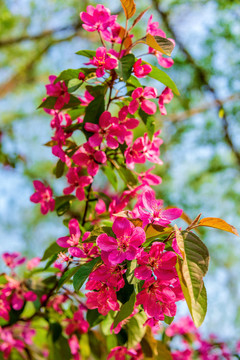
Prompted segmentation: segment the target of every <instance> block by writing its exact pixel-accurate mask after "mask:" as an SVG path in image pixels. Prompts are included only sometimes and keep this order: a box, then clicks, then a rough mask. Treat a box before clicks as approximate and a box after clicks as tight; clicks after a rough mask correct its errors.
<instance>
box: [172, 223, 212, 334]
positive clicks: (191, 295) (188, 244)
mask: <svg viewBox="0 0 240 360" xmlns="http://www.w3.org/2000/svg"><path fill="white" fill-rule="evenodd" d="M175 231H176V239H177V244H178V247H179V249H180V251H181V254H182V256H183V260H180V259H178V263H177V267H176V268H177V271H178V275H179V280H180V283H181V287H182V290H183V294H184V296H185V299H186V302H187V305H188V308H189V311H190V313H191V315H192V318H193V321H194V323H195V325H196V326H197V327H198V326H200V325H201V324H202V322H203V320H204V318H205V315H206V311H207V294H206V289H205V286H204V283H203V277H204V276H205V275H206V273H207V270H208V264H209V252H208V249H207V247H206V246H205V244H204V243H203V242H202V241H201V240H200V239H199V238H198V237H197V236H196V235H195V234H193V233H192V232H182V233H181V232H180V231H179V230H178V228H177V226H176V225H175Z"/></svg>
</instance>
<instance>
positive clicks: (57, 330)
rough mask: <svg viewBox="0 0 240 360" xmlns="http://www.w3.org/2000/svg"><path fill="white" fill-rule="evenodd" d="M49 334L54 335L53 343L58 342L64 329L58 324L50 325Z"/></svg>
mask: <svg viewBox="0 0 240 360" xmlns="http://www.w3.org/2000/svg"><path fill="white" fill-rule="evenodd" d="M49 332H50V333H51V335H52V341H53V342H56V341H57V340H58V339H59V337H60V335H61V334H62V327H61V325H60V324H59V323H58V322H55V323H52V324H50V328H49Z"/></svg>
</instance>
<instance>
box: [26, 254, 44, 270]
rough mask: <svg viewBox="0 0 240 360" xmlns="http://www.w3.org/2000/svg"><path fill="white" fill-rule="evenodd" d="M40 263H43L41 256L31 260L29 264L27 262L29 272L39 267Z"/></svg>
mask: <svg viewBox="0 0 240 360" xmlns="http://www.w3.org/2000/svg"><path fill="white" fill-rule="evenodd" d="M40 261H41V258H40V257H39V256H37V257H34V258H32V259H31V260H28V262H27V269H28V270H32V269H34V268H35V267H37V266H38V264H39V263H40Z"/></svg>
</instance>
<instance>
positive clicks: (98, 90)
mask: <svg viewBox="0 0 240 360" xmlns="http://www.w3.org/2000/svg"><path fill="white" fill-rule="evenodd" d="M86 89H87V91H88V92H89V93H90V94H91V95H92V96H94V97H95V98H96V97H97V96H99V95H105V94H106V92H107V89H108V87H107V86H106V85H97V86H91V85H87V86H86Z"/></svg>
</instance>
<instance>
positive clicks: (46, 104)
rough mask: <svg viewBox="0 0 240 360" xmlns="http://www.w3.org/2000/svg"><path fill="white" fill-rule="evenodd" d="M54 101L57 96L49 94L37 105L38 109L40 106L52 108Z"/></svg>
mask: <svg viewBox="0 0 240 360" xmlns="http://www.w3.org/2000/svg"><path fill="white" fill-rule="evenodd" d="M56 101H57V97H54V96H49V97H47V98H46V99H45V100H44V101H43V102H42V103H41V104H40V105H39V107H38V109H40V108H45V109H54V106H55V104H56Z"/></svg>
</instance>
